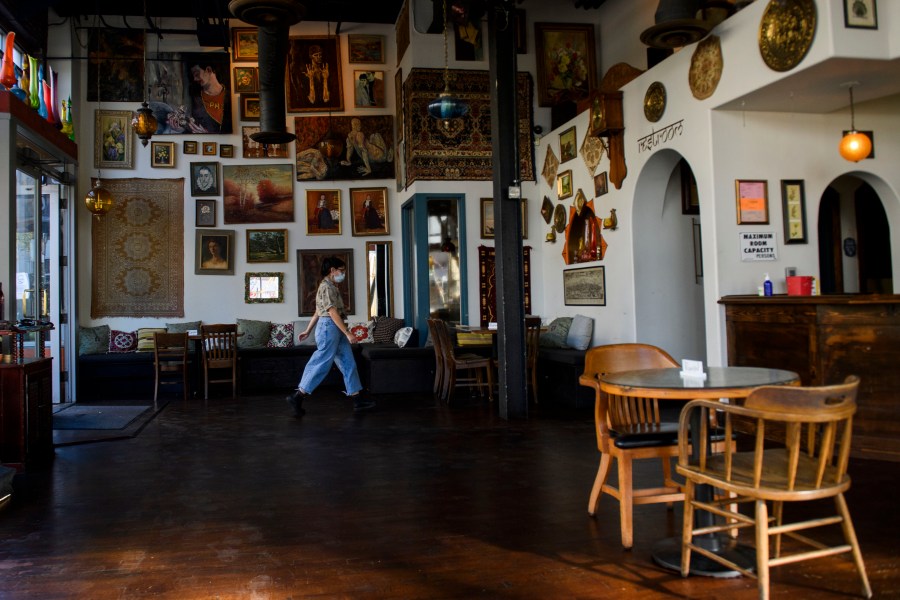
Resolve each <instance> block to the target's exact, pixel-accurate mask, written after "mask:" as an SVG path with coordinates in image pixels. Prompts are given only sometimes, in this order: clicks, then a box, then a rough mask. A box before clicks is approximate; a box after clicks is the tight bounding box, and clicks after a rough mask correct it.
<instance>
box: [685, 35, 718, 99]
mask: <svg viewBox="0 0 900 600" xmlns="http://www.w3.org/2000/svg"><path fill="white" fill-rule="evenodd" d="M721 78H722V44H721V43H720V42H719V36H717V35H710V36H708V37H707V38H706V39H705V40H703V41H702V42H700V43H699V44H697V47H696V48H695V49H694V54H693V55H692V56H691V68H690V70H689V71H688V84H689V85H690V86H691V93H692V94H693V95H694V98H696V99H697V100H706V99H707V98H709V97H710V96H712V95H713V92H715V91H716V87H717V86H718V85H719V79H721Z"/></svg>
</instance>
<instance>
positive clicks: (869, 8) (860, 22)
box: [844, 0, 878, 29]
mask: <svg viewBox="0 0 900 600" xmlns="http://www.w3.org/2000/svg"><path fill="white" fill-rule="evenodd" d="M844 25H845V26H846V27H858V28H860V29H878V12H877V8H876V6H875V0H844Z"/></svg>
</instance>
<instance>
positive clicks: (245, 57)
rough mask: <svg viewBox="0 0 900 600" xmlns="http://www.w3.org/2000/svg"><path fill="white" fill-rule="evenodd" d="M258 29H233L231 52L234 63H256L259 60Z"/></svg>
mask: <svg viewBox="0 0 900 600" xmlns="http://www.w3.org/2000/svg"><path fill="white" fill-rule="evenodd" d="M257 31H258V29H257V28H256V27H233V28H232V29H231V52H232V56H234V62H256V61H258V60H259V44H258V42H257V40H258V34H257Z"/></svg>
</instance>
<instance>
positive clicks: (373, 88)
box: [353, 71, 384, 108]
mask: <svg viewBox="0 0 900 600" xmlns="http://www.w3.org/2000/svg"><path fill="white" fill-rule="evenodd" d="M353 104H354V105H355V106H356V107H357V108H384V71H353Z"/></svg>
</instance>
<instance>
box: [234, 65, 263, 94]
mask: <svg viewBox="0 0 900 600" xmlns="http://www.w3.org/2000/svg"><path fill="white" fill-rule="evenodd" d="M234 91H235V92H237V93H238V94H252V93H254V92H258V91H259V67H234Z"/></svg>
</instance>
